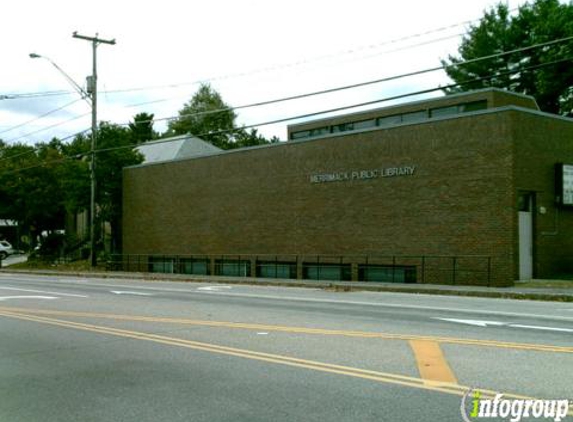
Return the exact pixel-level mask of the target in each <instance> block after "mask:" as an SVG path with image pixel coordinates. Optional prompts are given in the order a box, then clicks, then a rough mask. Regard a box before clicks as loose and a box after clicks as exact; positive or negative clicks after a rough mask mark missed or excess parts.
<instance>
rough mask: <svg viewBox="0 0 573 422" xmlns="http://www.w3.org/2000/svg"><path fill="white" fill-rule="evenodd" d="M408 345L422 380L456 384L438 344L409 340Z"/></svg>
mask: <svg viewBox="0 0 573 422" xmlns="http://www.w3.org/2000/svg"><path fill="white" fill-rule="evenodd" d="M409 343H410V347H411V348H412V350H413V351H414V356H415V357H416V363H417V364H418V371H419V372H420V376H421V377H422V379H424V380H426V381H441V382H447V383H452V384H457V383H458V380H457V379H456V377H455V375H454V373H453V371H452V370H451V368H450V366H449V365H448V362H447V361H446V358H445V357H444V354H443V353H442V349H441V348H440V345H439V344H438V343H436V342H435V341H427V340H410V341H409Z"/></svg>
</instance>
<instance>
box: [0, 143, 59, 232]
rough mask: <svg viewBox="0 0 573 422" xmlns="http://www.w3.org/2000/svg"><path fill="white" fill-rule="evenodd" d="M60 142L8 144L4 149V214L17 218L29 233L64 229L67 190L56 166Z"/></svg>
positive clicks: (0, 167) (0, 156)
mask: <svg viewBox="0 0 573 422" xmlns="http://www.w3.org/2000/svg"><path fill="white" fill-rule="evenodd" d="M61 159H62V154H61V151H60V150H59V149H58V148H57V145H53V144H38V145H37V146H36V147H32V146H29V145H26V144H13V145H5V146H4V148H2V149H1V150H0V160H1V162H0V217H2V218H10V219H14V220H17V221H18V222H19V223H20V225H21V226H23V227H25V228H27V230H26V232H29V233H40V232H41V231H43V230H53V229H56V228H60V227H61V226H62V225H63V220H64V215H65V213H64V206H63V204H64V195H65V194H64V191H63V189H62V185H61V180H60V179H59V177H58V174H57V171H56V168H57V160H61Z"/></svg>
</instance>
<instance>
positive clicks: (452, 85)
mask: <svg viewBox="0 0 573 422" xmlns="http://www.w3.org/2000/svg"><path fill="white" fill-rule="evenodd" d="M571 61H573V56H571V57H567V58H564V59H560V60H554V61H551V62H547V63H541V64H537V65H532V66H528V67H524V68H518V69H513V70H508V71H505V72H501V73H492V74H490V75H487V76H483V77H479V78H474V79H470V80H466V81H462V82H458V83H452V84H449V85H445V86H440V87H435V88H428V89H424V90H419V91H415V92H410V93H406V94H400V95H394V96H391V97H385V98H382V99H378V100H373V101H367V102H363V103H359V104H352V105H348V106H342V107H336V108H331V109H328V110H322V111H317V112H312V113H306V114H301V115H297V116H291V117H285V118H281V119H276V120H271V121H266V122H262V123H256V124H251V125H246V126H242V127H240V128H234V129H228V130H220V131H215V132H207V133H202V134H197V135H194V136H197V137H199V138H200V137H202V136H208V135H219V134H230V133H233V132H236V131H238V130H242V129H250V128H255V127H261V126H268V125H272V124H277V123H284V122H287V121H293V120H301V119H307V118H309V117H316V116H319V115H323V114H330V113H335V112H339V111H344V110H349V109H352V108H358V107H364V106H368V105H374V104H380V103H383V102H388V101H394V100H398V99H404V98H407V97H412V96H417V95H423V94H429V93H432V92H436V91H442V90H444V89H452V88H456V87H459V86H463V85H466V84H471V83H476V82H482V81H485V80H490V79H492V78H495V77H499V76H506V75H511V74H515V73H520V72H524V71H530V70H536V69H541V68H544V67H549V66H553V65H555V64H560V63H566V62H571ZM121 125H125V124H121ZM88 130H89V129H86V130H84V131H83V132H81V133H84V132H87V131H88ZM71 136H76V134H74V135H70V137H71ZM68 138H69V137H68ZM154 142H155V143H156V144H158V143H167V142H171V140H169V139H165V140H158V141H154ZM136 146H137V145H122V146H118V147H110V148H100V149H96V150H94V151H93V153H96V154H97V153H103V152H111V151H117V150H122V149H128V148H131V149H133V148H135V147H136ZM90 154H92V151H86V152H85V153H80V154H75V155H73V156H69V157H67V158H66V157H64V158H63V159H57V160H53V161H48V162H44V163H42V164H38V165H35V166H30V167H26V168H21V169H14V170H11V171H9V172H5V173H4V174H5V175H6V174H13V173H17V172H20V171H24V170H28V169H31V168H36V167H41V166H44V165H46V164H51V163H52V162H60V161H64V160H65V159H71V158H78V157H80V156H87V155H90Z"/></svg>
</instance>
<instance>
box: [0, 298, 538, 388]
mask: <svg viewBox="0 0 573 422" xmlns="http://www.w3.org/2000/svg"><path fill="white" fill-rule="evenodd" d="M0 316H4V317H8V318H15V319H19V320H25V321H32V322H37V323H42V324H48V325H53V326H58V327H65V328H72V329H77V330H82V331H89V332H94V333H99V334H106V335H113V336H118V337H122V338H130V339H135V340H143V341H150V342H154V343H159V344H165V345H169V346H176V347H184V348H187V349H194V350H201V351H205V352H210V353H217V354H222V355H228V356H235V357H239V358H245V359H251V360H257V361H263V362H269V363H275V364H280V365H287V366H292V367H298V368H305V369H311V370H315V371H321V372H326V373H331V374H338V375H346V376H350V377H354V378H361V379H366V380H370V381H376V382H381V383H385V384H393V385H400V386H405V387H412V388H418V389H423V390H431V391H437V392H442V393H447V394H453V395H457V396H463V395H465V394H466V393H467V392H468V391H470V390H471V389H470V388H469V387H466V386H462V385H458V384H456V383H448V382H439V381H428V380H424V379H421V378H415V377H408V376H404V375H397V374H390V373H386V372H379V371H371V370H366V369H360V368H353V367H349V366H343V365H334V364H330V363H324V362H318V361H313V360H306V359H299V358H293V357H289V356H282V355H276V354H271V353H263V352H256V351H252V350H245V349H238V348H234V347H226V346H219V345H215V344H210V343H203V342H198V341H192V340H185V339H181V338H175V337H168V336H163V335H157V334H150V333H144V332H139V331H132V330H123V329H118V328H111V327H105V326H98V325H92V324H85V323H79V322H72V321H65V320H60V319H55V318H47V317H41V316H36V315H29V314H24V313H21V312H13V311H8V310H6V309H5V308H3V309H2V310H0ZM480 392H481V393H482V397H484V398H485V397H495V395H496V394H497V392H495V391H491V390H483V389H480ZM505 396H506V397H513V398H523V399H529V397H524V396H517V395H507V394H505Z"/></svg>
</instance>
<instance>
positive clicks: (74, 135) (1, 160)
mask: <svg viewBox="0 0 573 422" xmlns="http://www.w3.org/2000/svg"><path fill="white" fill-rule="evenodd" d="M78 101H79V100H78ZM90 129H91V128H88V129H84V130H82V131H80V132H76V133H73V134H71V135H68V136H66V137H64V138H62V139H59V140H60V141H66V140H68V139H70V138H74V137H76V136H78V135H81V134H83V133H86V132H88V131H89V130H90ZM42 147H44V145H42V146H35V147H33V148H31V149H30V150H28V151H24V152H20V153H18V154H13V155H10V156H8V157H3V158H0V163H1V162H3V161H8V160H11V159H13V158H16V157H22V156H24V155H28V154H33V153H35V152H37V151H38V150H39V149H40V148H42ZM5 149H6V148H5ZM1 151H2V150H0V152H1ZM73 157H75V156H73ZM34 167H35V166H31V167H29V168H34ZM25 169H27V168H24V169H17V170H18V171H21V170H25ZM8 174H9V173H8Z"/></svg>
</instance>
